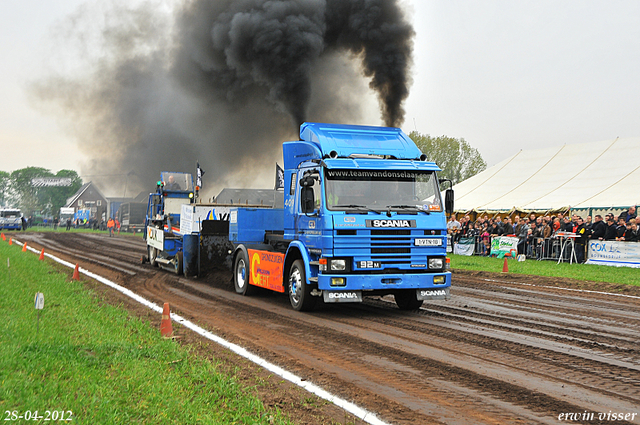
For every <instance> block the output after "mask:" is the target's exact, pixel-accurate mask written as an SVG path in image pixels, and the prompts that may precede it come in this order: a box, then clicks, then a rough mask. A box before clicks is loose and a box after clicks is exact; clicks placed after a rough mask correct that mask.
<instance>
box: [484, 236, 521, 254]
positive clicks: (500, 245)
mask: <svg viewBox="0 0 640 425" xmlns="http://www.w3.org/2000/svg"><path fill="white" fill-rule="evenodd" d="M511 251H516V252H517V251H518V238H514V237H512V236H498V237H497V238H493V239H491V255H500V254H506V253H507V252H511Z"/></svg>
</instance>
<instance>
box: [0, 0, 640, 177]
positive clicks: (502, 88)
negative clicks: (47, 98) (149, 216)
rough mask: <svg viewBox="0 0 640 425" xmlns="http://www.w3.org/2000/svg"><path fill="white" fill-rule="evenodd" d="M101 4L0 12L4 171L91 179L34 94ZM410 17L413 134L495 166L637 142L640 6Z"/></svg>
mask: <svg viewBox="0 0 640 425" xmlns="http://www.w3.org/2000/svg"><path fill="white" fill-rule="evenodd" d="M97 4H98V3H97V2H87V1H83V0H48V1H46V2H42V1H36V0H2V1H1V2H0V46H1V55H0V75H1V76H2V78H1V79H0V94H1V96H2V101H1V102H0V152H2V154H1V156H0V158H1V160H0V170H2V171H8V172H11V171H13V170H16V169H20V168H24V167H28V166H38V167H44V168H47V169H50V170H52V171H53V172H57V171H58V170H60V169H74V170H78V171H79V172H80V174H81V175H83V173H84V174H87V173H89V172H90V171H89V170H87V166H86V159H87V158H86V157H84V156H83V155H82V154H81V153H80V151H79V149H78V144H79V143H82V141H81V140H77V139H75V138H74V136H73V135H72V133H73V132H72V131H69V128H68V127H65V125H64V124H63V123H61V122H59V121H58V119H57V118H56V116H55V114H52V113H51V111H50V110H47V109H46V108H45V107H43V105H41V104H39V103H38V101H37V100H34V98H33V97H32V96H30V95H29V90H28V87H29V85H30V84H31V83H32V82H33V81H38V80H40V79H43V78H47V77H48V76H49V74H50V73H51V70H52V69H54V68H55V63H52V61H55V60H56V58H59V57H61V56H64V54H65V52H64V51H56V52H52V51H51V50H52V46H55V49H64V48H65V46H64V44H59V43H58V44H54V43H51V39H52V38H55V36H56V31H59V29H60V25H61V23H62V22H64V21H65V20H68V19H69V16H71V15H72V14H74V13H76V12H77V11H78V10H79V8H83V7H84V8H91V7H96V5H97ZM402 5H403V7H404V8H405V10H407V16H408V17H409V20H410V21H411V22H412V23H413V26H414V30H415V32H416V36H415V44H414V55H413V57H414V64H413V67H412V78H413V84H412V86H411V89H410V95H409V97H408V99H407V101H406V103H405V109H406V115H405V122H404V124H403V125H402V128H403V130H404V131H405V132H407V133H408V132H410V131H413V130H417V131H419V132H420V133H423V134H430V135H432V136H440V135H446V136H449V137H455V138H464V139H465V140H466V141H467V142H469V144H470V145H471V146H472V147H474V148H476V149H478V150H479V152H480V154H481V155H482V156H483V158H484V159H485V160H486V162H487V164H488V166H491V165H494V164H496V163H498V162H500V161H502V160H504V159H506V158H508V157H510V156H511V155H513V154H515V153H517V152H518V151H519V150H521V149H536V148H548V147H553V146H557V147H560V146H562V145H563V144H572V143H583V142H593V141H604V140H611V139H615V138H616V137H637V136H640V127H639V125H638V122H640V120H638V118H637V117H638V111H639V110H640V78H638V76H639V75H640V2H638V1H636V0H630V1H627V0H618V1H592V0H580V1H573V0H564V1H557V0H553V1H548V0H536V1H524V0H518V1H512V0H500V1H498V0H495V1H493V0H483V1H472V0H428V1H424V0H422V1H417V0H403V1H402ZM70 48H71V47H70ZM363 78H364V77H363ZM362 102H365V103H367V105H365V108H364V109H365V110H368V111H370V117H369V118H367V120H366V122H363V124H373V125H381V124H382V123H381V122H380V121H379V117H378V116H377V113H376V111H377V101H376V98H375V96H374V95H371V96H365V97H363V99H362ZM67 125H68V123H67ZM576 156H579V152H576ZM83 161H85V162H83ZM83 164H84V165H83ZM83 167H84V168H83Z"/></svg>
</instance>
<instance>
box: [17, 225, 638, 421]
mask: <svg viewBox="0 0 640 425" xmlns="http://www.w3.org/2000/svg"><path fill="white" fill-rule="evenodd" d="M16 239H19V240H27V241H28V242H29V245H30V246H34V247H44V248H45V249H46V250H47V252H56V253H58V254H59V255H60V256H61V257H62V258H64V259H67V260H69V261H71V262H74V263H75V262H77V263H80V265H81V266H82V267H84V268H87V269H89V270H91V271H93V272H95V273H98V274H100V275H103V276H105V277H107V278H109V279H111V280H113V281H115V282H117V283H119V284H121V285H123V286H125V287H127V288H129V289H131V290H133V291H134V292H136V293H138V294H140V295H141V296H143V297H146V298H147V299H150V300H152V301H154V302H156V303H158V304H160V305H161V304H162V303H163V302H169V303H170V304H171V307H172V311H175V312H177V313H179V314H181V315H182V316H184V317H185V318H187V319H189V320H191V321H193V322H195V323H197V324H199V325H200V326H202V327H204V328H206V329H209V330H211V331H213V332H214V333H216V334H218V335H220V336H222V337H224V338H226V339H227V340H230V341H232V342H234V343H237V344H240V345H242V346H244V347H246V348H248V349H249V350H251V351H252V352H254V353H256V354H259V355H260V356H262V357H264V358H266V359H267V360H270V361H271V362H274V363H276V364H278V365H280V366H282V367H284V368H285V369H288V370H290V371H292V372H294V373H296V374H297V375H299V376H302V377H303V378H306V379H308V380H310V381H312V382H314V383H316V384H318V385H320V386H322V387H324V388H325V389H327V390H328V391H330V392H333V393H335V394H337V395H339V396H341V397H343V398H346V399H348V400H350V401H353V402H354V403H356V404H358V405H360V406H361V407H363V408H366V409H368V410H371V411H373V412H375V413H376V414H377V415H378V417H379V418H381V419H383V420H385V421H387V422H390V423H394V424H430V423H442V424H470V423H474V424H504V423H509V424H520V423H527V424H529V423H548V424H551V423H554V424H556V423H558V415H560V414H561V413H580V414H583V413H584V412H585V411H586V412H589V413H591V412H593V413H594V420H592V421H579V422H577V421H574V422H573V423H612V421H607V420H606V418H605V419H604V420H602V421H599V420H598V413H605V414H607V413H609V412H615V413H638V414H640V347H639V346H638V343H639V341H640V338H639V337H640V308H639V307H640V288H635V287H631V288H629V287H625V288H620V287H616V286H615V285H588V284H585V283H580V282H576V281H570V280H560V279H540V278H537V279H535V281H534V280H533V279H532V278H528V277H523V276H515V275H500V274H494V275H490V274H486V273H485V274H483V273H454V279H453V288H452V299H451V300H449V301H446V302H443V301H432V302H425V304H424V306H423V307H422V309H421V310H420V311H419V312H415V313H406V312H402V311H399V310H398V309H397V308H396V306H395V303H393V300H392V299H391V298H386V297H385V298H377V299H367V300H366V302H365V303H363V304H342V305H324V306H322V307H321V308H319V309H318V310H316V311H314V312H312V313H307V314H305V313H297V312H295V311H293V310H292V309H291V307H290V306H289V301H288V299H287V298H286V296H284V295H280V294H275V293H270V292H266V291H265V292H262V291H260V292H259V293H258V294H257V295H255V296H252V297H242V296H239V295H237V294H235V292H234V291H233V285H232V284H231V283H230V274H224V273H220V274H217V275H214V276H208V277H207V278H202V279H185V278H179V277H177V276H175V275H173V274H171V273H168V272H165V271H162V270H159V269H157V268H153V267H151V266H150V265H149V264H144V265H143V264H140V258H141V256H142V255H144V253H145V246H144V242H143V241H142V240H141V238H135V237H130V236H119V237H114V238H109V236H108V235H102V234H100V235H98V234H95V235H94V234H77V233H65V232H63V231H59V232H57V233H53V232H51V233H41V234H38V233H26V234H19V235H16ZM69 273H71V271H69ZM87 284H88V285H90V286H93V287H94V288H96V290H97V291H99V292H100V293H101V294H103V296H104V297H105V298H106V299H107V300H109V301H110V302H115V303H122V304H124V305H125V306H126V307H127V308H129V309H130V310H131V311H133V312H134V313H135V314H137V315H139V316H141V317H144V318H147V319H148V320H150V321H151V322H152V323H153V324H155V325H157V324H159V320H160V318H159V317H158V315H157V314H155V313H152V312H150V311H149V310H147V309H145V308H144V307H142V306H138V305H137V304H134V303H133V302H132V301H129V300H128V299H125V298H124V296H121V295H119V294H118V293H116V292H115V291H112V290H109V289H105V288H103V287H101V286H100V285H99V284H94V283H91V282H87ZM532 284H535V286H531V285H532ZM547 286H548V287H547ZM578 286H579V287H581V288H582V289H593V290H607V291H621V290H624V291H625V292H626V293H627V294H628V295H632V296H635V297H636V298H632V297H623V296H612V295H601V294H596V293H589V292H577V291H567V290H564V289H559V288H570V287H573V288H577V287H578ZM178 332H180V330H179V331H178ZM180 333H181V335H182V336H183V339H182V341H183V342H184V343H197V345H196V346H197V347H198V349H199V350H201V351H202V353H203V354H206V355H209V356H212V357H216V358H218V359H223V360H225V361H226V362H228V365H230V366H228V367H229V370H232V371H233V370H235V369H234V368H235V367H239V371H238V372H237V373H238V375H239V379H243V380H246V381H247V382H248V383H251V382H258V381H260V382H263V381H264V382H266V383H264V382H263V384H262V385H257V386H256V391H257V392H258V393H259V394H260V396H261V397H262V398H263V400H265V403H266V404H270V405H277V406H278V407H280V408H281V409H283V410H284V411H285V412H287V413H288V414H289V415H290V416H291V417H292V418H293V419H294V420H298V421H299V422H300V423H305V424H307V423H308V424H324V423H345V424H346V423H361V422H359V421H357V420H354V419H353V418H351V417H349V415H346V414H345V413H344V412H343V411H341V410H340V409H338V408H336V407H335V406H332V405H330V404H327V403H324V402H320V401H318V399H316V398H315V397H311V396H308V395H305V393H304V391H302V390H300V389H298V388H295V387H293V386H291V385H288V384H287V383H283V382H281V380H278V379H274V378H273V377H270V376H269V375H268V374H267V373H264V372H261V370H260V369H259V368H257V367H255V366H252V365H249V364H248V363H247V362H246V361H244V360H242V359H239V358H237V357H236V356H234V355H232V354H231V353H229V352H228V351H226V350H224V349H221V348H220V347H218V346H215V345H214V344H212V343H208V342H203V340H200V338H199V337H197V336H194V335H193V334H190V333H188V332H187V331H186V330H182V332H180ZM638 414H636V415H635V420H634V421H631V423H636V424H638V423H640V418H639V416H640V415H638ZM615 423H624V422H621V421H615Z"/></svg>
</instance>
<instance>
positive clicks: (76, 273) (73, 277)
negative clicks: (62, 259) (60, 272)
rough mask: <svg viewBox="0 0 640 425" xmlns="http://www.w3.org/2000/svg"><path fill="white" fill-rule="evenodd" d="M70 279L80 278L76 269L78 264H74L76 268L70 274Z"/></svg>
mask: <svg viewBox="0 0 640 425" xmlns="http://www.w3.org/2000/svg"><path fill="white" fill-rule="evenodd" d="M71 280H80V271H79V270H78V264H76V268H75V270H74V271H73V276H71Z"/></svg>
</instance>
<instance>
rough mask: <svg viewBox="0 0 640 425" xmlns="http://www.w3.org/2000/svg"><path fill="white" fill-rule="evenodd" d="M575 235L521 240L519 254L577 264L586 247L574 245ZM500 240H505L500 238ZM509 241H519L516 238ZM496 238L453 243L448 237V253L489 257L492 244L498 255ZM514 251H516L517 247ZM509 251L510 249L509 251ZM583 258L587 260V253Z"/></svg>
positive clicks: (468, 238)
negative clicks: (581, 252)
mask: <svg viewBox="0 0 640 425" xmlns="http://www.w3.org/2000/svg"><path fill="white" fill-rule="evenodd" d="M574 237H575V235H573V234H559V235H556V236H552V237H550V238H546V239H543V238H533V237H530V238H527V239H526V240H519V241H518V243H517V251H518V254H524V255H525V257H526V258H527V259H534V260H552V261H568V262H575V261H576V258H577V257H578V255H577V249H580V247H581V248H582V249H584V248H585V247H584V246H581V245H577V244H575V243H574V240H573V238H574ZM498 238H503V237H502V236H499V237H498ZM509 239H517V238H515V237H513V238H511V237H509ZM495 241H496V237H489V238H487V237H485V238H482V237H481V236H471V237H464V236H463V237H459V238H457V239H456V240H454V241H453V242H452V240H451V236H450V235H447V252H453V253H454V254H461V255H481V256H489V255H491V252H492V243H493V251H494V255H495V254H496V252H495V251H496V245H495ZM513 249H516V248H515V247H514V248H513ZM507 251H509V249H507ZM582 258H585V259H586V258H587V256H586V252H585V255H583V257H582Z"/></svg>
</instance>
